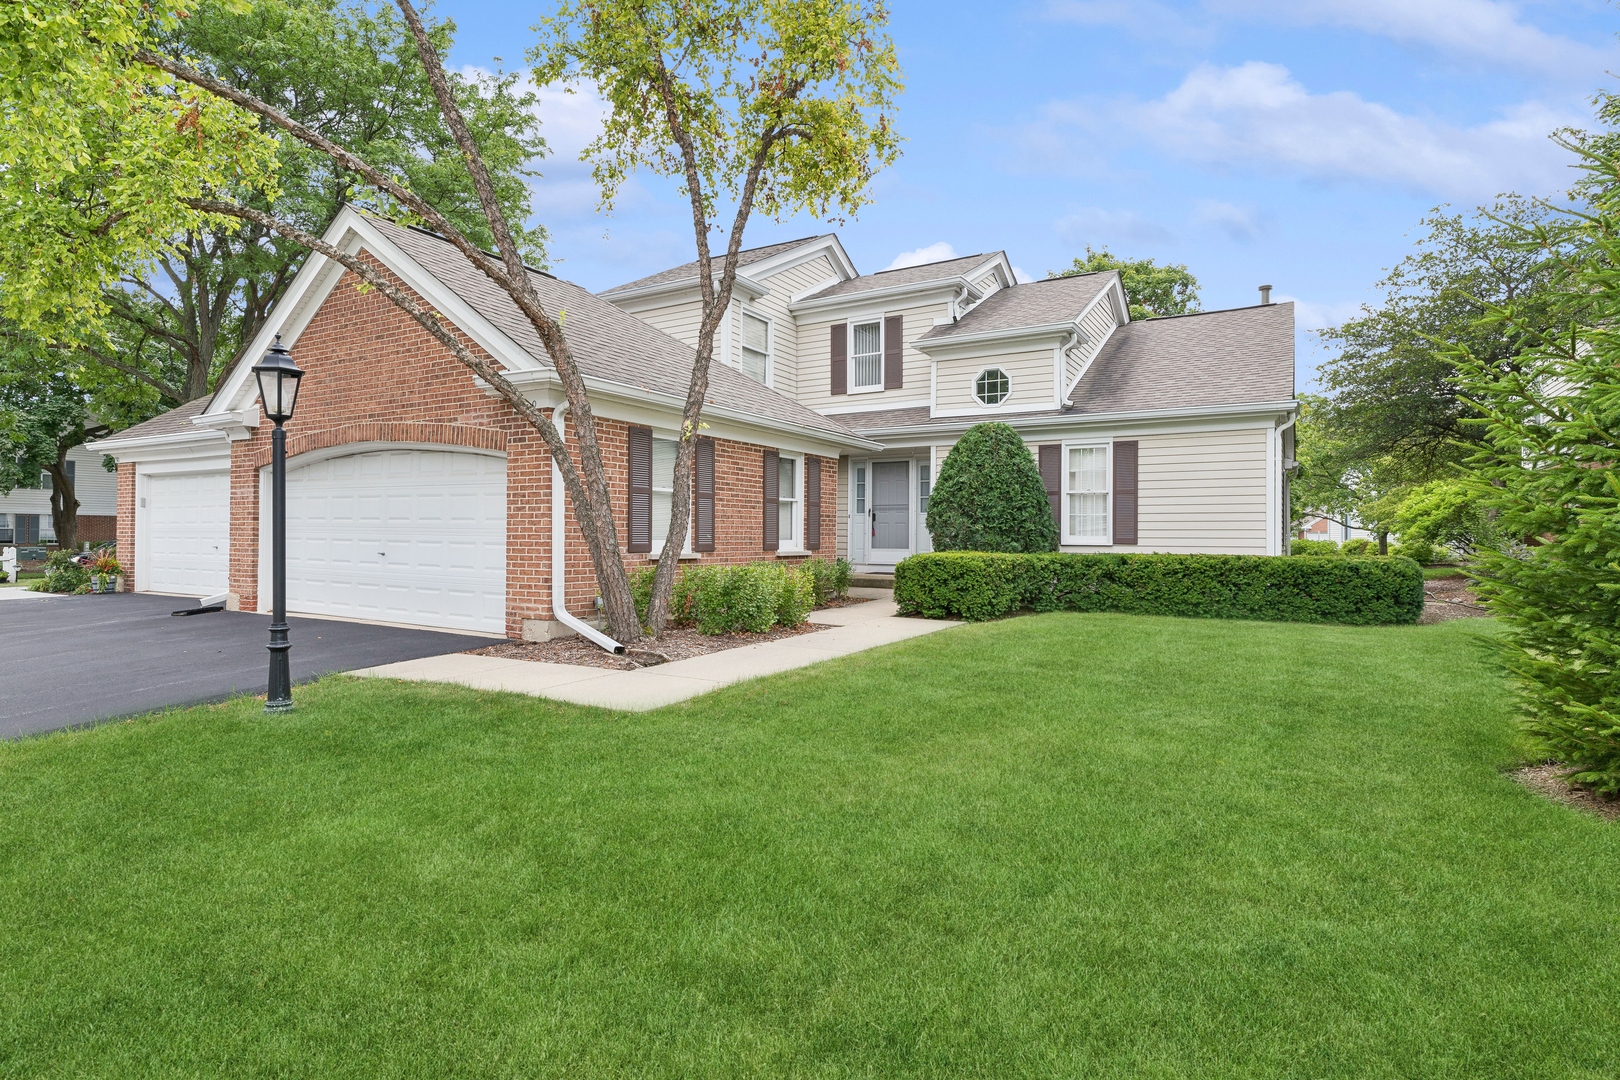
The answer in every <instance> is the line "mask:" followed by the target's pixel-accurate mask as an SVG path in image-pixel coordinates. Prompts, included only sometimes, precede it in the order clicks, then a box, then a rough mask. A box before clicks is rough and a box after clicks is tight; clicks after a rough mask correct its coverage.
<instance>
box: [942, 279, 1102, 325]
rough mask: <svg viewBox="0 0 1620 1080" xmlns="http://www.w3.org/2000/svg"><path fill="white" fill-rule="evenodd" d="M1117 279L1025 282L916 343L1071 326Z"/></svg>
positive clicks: (993, 296)
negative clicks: (1027, 329)
mask: <svg viewBox="0 0 1620 1080" xmlns="http://www.w3.org/2000/svg"><path fill="white" fill-rule="evenodd" d="M1117 276H1118V272H1117V271H1114V270H1106V271H1102V272H1100V273H1095V274H1079V275H1076V276H1075V277H1061V278H1046V279H1045V280H1043V281H1026V282H1024V283H1022V284H1019V285H1013V286H1010V287H1008V288H1005V289H1001V290H999V291H998V292H993V293H991V294H990V295H989V296H988V297H987V298H986V299H985V300H984V301H982V302H981V303H980V304H979V306H978V307H976V308H974V309H973V310H972V311H970V312H968V313H967V314H966V315H964V316H962V317H961V318H960V319H957V320H956V321H955V322H953V323H942V324H941V325H939V326H936V327H934V328H933V329H932V330H930V331H928V333H926V334H924V335H923V336H922V337H921V338H919V339H918V340H919V341H924V342H932V341H943V340H945V339H947V338H953V337H967V336H969V335H976V334H988V333H993V332H994V331H997V330H1016V329H1019V328H1020V327H1025V326H1050V325H1052V324H1053V323H1065V322H1071V321H1073V320H1074V319H1076V318H1078V317H1079V315H1080V313H1081V312H1082V311H1084V310H1085V309H1086V305H1087V304H1089V303H1091V302H1092V301H1093V300H1095V299H1096V298H1097V294H1098V293H1100V292H1102V291H1103V290H1104V289H1106V288H1107V287H1108V286H1109V284H1110V283H1111V282H1112V281H1113V280H1114V278H1115V277H1117Z"/></svg>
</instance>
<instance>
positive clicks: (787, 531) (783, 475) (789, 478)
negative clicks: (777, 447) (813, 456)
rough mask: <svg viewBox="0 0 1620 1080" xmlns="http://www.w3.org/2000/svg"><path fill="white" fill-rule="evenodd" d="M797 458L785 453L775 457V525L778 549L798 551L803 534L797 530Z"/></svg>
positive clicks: (802, 542) (798, 471)
mask: <svg viewBox="0 0 1620 1080" xmlns="http://www.w3.org/2000/svg"><path fill="white" fill-rule="evenodd" d="M799 473H800V469H799V459H798V458H790V457H787V456H786V455H783V456H782V457H779V458H777V459H776V527H777V534H776V535H777V542H778V544H780V545H781V546H780V547H779V548H778V549H777V550H779V551H788V550H792V551H799V550H801V549H802V548H803V547H804V536H803V535H802V534H801V533H800V531H799V505H800V499H799Z"/></svg>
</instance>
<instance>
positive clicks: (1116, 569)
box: [894, 551, 1423, 626]
mask: <svg viewBox="0 0 1620 1080" xmlns="http://www.w3.org/2000/svg"><path fill="white" fill-rule="evenodd" d="M894 598H895V600H896V601H897V602H898V603H899V605H900V610H901V611H902V612H903V613H905V614H908V615H923V616H926V617H928V618H933V619H968V620H971V621H976V620H980V619H994V618H999V617H1000V616H1003V615H1008V614H1011V613H1013V612H1016V611H1117V612H1123V613H1126V614H1131V615H1180V616H1185V617H1189V618H1203V619H1260V620H1267V621H1272V622H1314V623H1345V624H1349V625H1355V626H1370V625H1378V624H1384V623H1414V622H1417V619H1418V616H1419V615H1421V614H1423V571H1422V569H1421V568H1420V567H1419V566H1418V565H1417V563H1415V562H1412V561H1411V560H1410V559H1398V558H1393V559H1392V558H1346V557H1345V556H1342V555H1331V556H1309V555H1306V556H1292V557H1288V558H1275V557H1271V556H1266V555H1116V554H1096V555H1077V554H1053V555H1006V554H999V553H991V552H974V551H952V552H935V553H933V554H928V555H913V556H912V557H911V558H909V559H906V560H904V561H902V562H901V563H900V565H899V566H897V567H895V570H894Z"/></svg>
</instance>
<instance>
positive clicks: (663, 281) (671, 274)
mask: <svg viewBox="0 0 1620 1080" xmlns="http://www.w3.org/2000/svg"><path fill="white" fill-rule="evenodd" d="M820 239H821V237H820V236H801V237H800V238H799V239H797V240H785V241H783V242H782V243H780V244H767V245H766V246H764V247H757V248H747V249H745V250H743V251H739V252H738V253H737V269H738V270H741V269H742V268H743V267H745V266H752V265H753V264H754V263H757V262H763V261H765V260H766V259H769V258H770V257H771V256H773V255H780V254H782V252H784V251H792V250H793V249H794V248H796V247H798V246H800V245H801V244H808V243H809V242H810V241H812V240H820ZM722 254H723V253H722ZM716 261H718V257H717V259H716ZM697 273H698V264H697V260H696V259H693V260H692V261H691V262H689V263H682V264H681V265H679V266H672V267H670V268H669V269H668V270H660V271H659V272H658V273H656V274H648V275H647V276H646V277H644V278H637V279H636V280H634V281H627V282H625V283H624V284H623V285H615V286H613V288H611V289H606V290H604V291H603V292H602V294H601V295H603V296H612V295H613V294H614V293H618V292H626V291H628V290H630V289H641V288H645V287H646V286H648V285H672V284H674V283H676V282H679V281H687V280H691V281H696V280H697Z"/></svg>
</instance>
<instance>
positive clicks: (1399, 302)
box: [1320, 196, 1574, 487]
mask: <svg viewBox="0 0 1620 1080" xmlns="http://www.w3.org/2000/svg"><path fill="white" fill-rule="evenodd" d="M1443 210H1444V208H1436V209H1435V210H1434V211H1432V212H1431V213H1430V214H1429V216H1428V217H1426V218H1425V219H1424V220H1423V222H1422V224H1423V227H1424V230H1425V232H1424V234H1423V236H1422V238H1421V239H1420V240H1419V241H1418V245H1417V250H1416V251H1415V252H1414V253H1413V254H1411V255H1409V256H1407V257H1406V258H1404V259H1402V260H1401V261H1400V263H1398V264H1397V265H1396V266H1395V268H1394V269H1393V270H1391V271H1390V272H1389V273H1388V275H1387V276H1386V277H1385V278H1384V279H1383V280H1382V281H1380V282H1379V283H1378V286H1377V287H1378V288H1379V289H1381V290H1382V291H1383V293H1384V297H1383V300H1382V301H1380V302H1379V304H1378V305H1377V306H1376V307H1374V306H1364V307H1363V308H1362V314H1361V315H1360V316H1358V317H1357V318H1354V319H1350V320H1348V321H1347V322H1345V323H1343V324H1341V325H1340V326H1338V327H1335V328H1332V329H1328V330H1323V331H1321V332H1320V334H1321V337H1322V340H1323V341H1324V342H1327V343H1329V344H1333V345H1337V346H1338V350H1339V352H1338V355H1337V356H1336V357H1334V358H1333V359H1331V360H1329V361H1328V362H1327V363H1325V364H1324V365H1323V366H1322V369H1321V378H1322V382H1323V384H1324V385H1325V386H1326V387H1327V388H1328V390H1329V391H1330V396H1331V400H1330V401H1329V402H1328V403H1327V404H1326V406H1325V408H1324V409H1323V410H1322V413H1321V426H1322V427H1323V428H1324V429H1326V430H1328V431H1331V432H1332V433H1333V436H1334V438H1336V439H1337V440H1339V441H1340V442H1341V443H1342V444H1343V449H1342V456H1343V458H1344V459H1345V460H1347V461H1349V462H1360V463H1364V464H1365V463H1371V462H1375V461H1377V462H1380V463H1381V467H1382V468H1383V469H1384V471H1385V472H1386V474H1387V475H1388V477H1389V486H1391V487H1395V486H1401V485H1411V484H1421V483H1425V482H1427V481H1430V480H1439V479H1444V478H1448V477H1451V476H1454V475H1455V474H1456V468H1457V466H1458V465H1460V464H1461V463H1462V462H1463V461H1464V460H1466V459H1467V458H1468V456H1469V454H1470V453H1471V452H1472V451H1473V449H1474V448H1475V447H1477V446H1478V445H1479V444H1480V442H1481V440H1482V438H1483V429H1482V428H1480V427H1479V426H1478V425H1476V424H1474V423H1472V422H1471V421H1472V420H1474V419H1476V418H1477V417H1478V413H1477V412H1475V411H1474V409H1473V408H1472V407H1471V406H1470V405H1469V404H1468V402H1467V401H1466V400H1465V399H1464V397H1463V396H1462V395H1460V394H1459V392H1458V374H1457V360H1456V357H1457V355H1458V352H1459V350H1461V351H1464V352H1466V353H1467V355H1469V356H1470V357H1473V358H1474V360H1475V361H1476V362H1479V363H1487V364H1491V365H1494V366H1496V367H1499V368H1502V369H1504V370H1510V369H1512V368H1514V367H1515V366H1516V365H1517V364H1518V362H1519V359H1518V358H1519V356H1520V354H1521V353H1523V352H1524V350H1525V349H1526V348H1528V347H1529V346H1530V344H1531V343H1533V341H1534V340H1535V338H1536V335H1537V334H1538V333H1540V332H1541V331H1543V330H1545V329H1546V328H1547V326H1548V325H1549V323H1548V319H1549V318H1551V317H1552V315H1553V311H1554V309H1555V307H1556V302H1555V298H1554V296H1553V293H1552V289H1551V283H1552V281H1553V276H1554V272H1555V265H1556V260H1555V258H1554V256H1555V255H1556V254H1557V252H1550V251H1543V250H1540V249H1537V248H1533V247H1526V246H1525V245H1523V244H1522V243H1521V242H1520V237H1521V236H1522V235H1523V233H1524V232H1525V230H1527V229H1533V228H1534V227H1535V226H1536V225H1537V224H1538V223H1540V222H1543V221H1544V220H1546V219H1547V217H1548V213H1549V212H1548V211H1547V210H1546V208H1544V207H1543V206H1541V205H1540V204H1538V203H1535V202H1532V201H1530V200H1527V199H1521V198H1518V197H1516V196H1506V197H1504V198H1503V199H1502V200H1501V201H1499V202H1497V203H1496V204H1495V205H1494V206H1492V207H1490V208H1487V209H1481V210H1480V211H1478V212H1477V213H1476V214H1475V215H1474V216H1473V217H1472V218H1464V217H1463V216H1462V215H1460V214H1446V213H1444V212H1443ZM1558 242H1559V243H1571V242H1574V241H1573V238H1569V237H1561V238H1560V239H1559V241H1558ZM1499 305H1512V306H1513V308H1514V310H1515V311H1516V312H1518V316H1517V318H1518V319H1519V320H1520V321H1516V322H1514V323H1512V324H1508V323H1503V322H1500V321H1496V320H1489V319H1485V318H1483V316H1484V315H1485V313H1486V312H1487V311H1489V310H1491V309H1492V308H1493V307H1495V306H1499Z"/></svg>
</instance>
